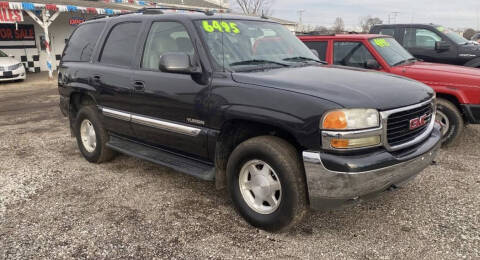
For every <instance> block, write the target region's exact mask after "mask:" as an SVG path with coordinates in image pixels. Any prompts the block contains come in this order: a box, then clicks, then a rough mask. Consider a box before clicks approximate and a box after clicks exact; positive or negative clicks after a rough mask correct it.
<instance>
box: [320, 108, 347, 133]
mask: <svg viewBox="0 0 480 260" xmlns="http://www.w3.org/2000/svg"><path fill="white" fill-rule="evenodd" d="M323 128H325V129H345V128H347V116H346V115H345V112H343V111H333V112H330V113H328V114H327V116H326V117H325V118H324V119H323Z"/></svg>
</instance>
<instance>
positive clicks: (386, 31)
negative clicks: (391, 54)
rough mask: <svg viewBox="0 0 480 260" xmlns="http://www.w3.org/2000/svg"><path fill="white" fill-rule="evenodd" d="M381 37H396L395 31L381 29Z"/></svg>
mask: <svg viewBox="0 0 480 260" xmlns="http://www.w3.org/2000/svg"><path fill="white" fill-rule="evenodd" d="M378 33H379V34H381V35H389V36H392V37H394V36H395V29H392V28H390V29H381V30H380V32H378Z"/></svg>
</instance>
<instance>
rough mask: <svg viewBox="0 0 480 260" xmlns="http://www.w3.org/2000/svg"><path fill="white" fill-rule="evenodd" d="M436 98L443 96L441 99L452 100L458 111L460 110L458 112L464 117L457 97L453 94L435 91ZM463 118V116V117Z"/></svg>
mask: <svg viewBox="0 0 480 260" xmlns="http://www.w3.org/2000/svg"><path fill="white" fill-rule="evenodd" d="M437 98H443V99H446V100H448V101H450V102H452V104H454V105H455V106H456V107H457V109H458V111H460V113H461V114H462V116H463V117H465V114H464V113H463V109H462V107H461V106H460V102H459V101H458V99H457V97H455V96H454V95H449V94H444V93H437ZM464 119H465V118H464Z"/></svg>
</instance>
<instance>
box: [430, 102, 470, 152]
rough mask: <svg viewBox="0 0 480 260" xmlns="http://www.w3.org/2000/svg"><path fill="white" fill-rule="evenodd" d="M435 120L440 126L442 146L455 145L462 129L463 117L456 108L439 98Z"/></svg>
mask: <svg viewBox="0 0 480 260" xmlns="http://www.w3.org/2000/svg"><path fill="white" fill-rule="evenodd" d="M436 120H437V121H438V122H439V123H440V124H441V125H442V136H443V137H442V146H444V147H450V146H454V145H456V144H457V143H458V140H459V139H460V136H461V135H462V133H463V129H464V121H463V117H462V114H461V113H460V111H459V110H458V108H457V107H456V106H455V105H454V104H453V103H452V102H450V101H448V100H446V99H442V98H439V99H438V100H437V118H436Z"/></svg>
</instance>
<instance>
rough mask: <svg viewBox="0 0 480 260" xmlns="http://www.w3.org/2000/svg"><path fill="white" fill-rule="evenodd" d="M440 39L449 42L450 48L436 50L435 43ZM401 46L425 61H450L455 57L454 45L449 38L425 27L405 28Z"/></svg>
mask: <svg viewBox="0 0 480 260" xmlns="http://www.w3.org/2000/svg"><path fill="white" fill-rule="evenodd" d="M440 41H446V42H448V43H450V44H451V47H450V49H449V50H446V51H437V50H436V49H435V44H436V42H440ZM403 47H405V48H406V49H407V50H408V51H409V52H410V53H411V54H412V55H413V56H415V57H416V58H418V59H422V60H424V61H427V62H439V63H450V62H451V61H452V60H454V59H455V58H456V57H457V51H456V46H455V44H453V43H452V42H451V41H450V39H448V38H447V37H444V36H443V35H441V34H439V33H437V32H435V31H432V30H430V29H427V28H408V27H407V28H405V31H404V36H403Z"/></svg>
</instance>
